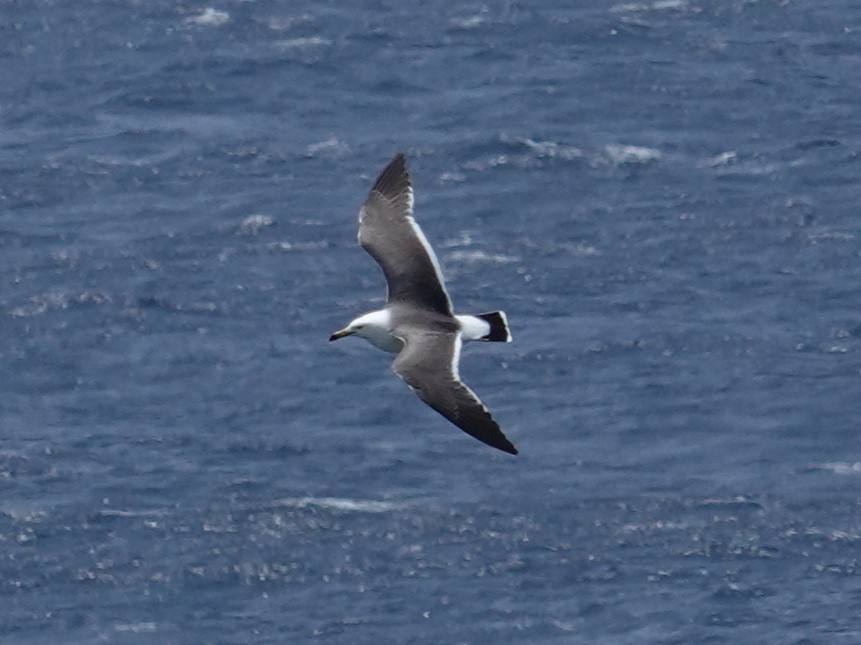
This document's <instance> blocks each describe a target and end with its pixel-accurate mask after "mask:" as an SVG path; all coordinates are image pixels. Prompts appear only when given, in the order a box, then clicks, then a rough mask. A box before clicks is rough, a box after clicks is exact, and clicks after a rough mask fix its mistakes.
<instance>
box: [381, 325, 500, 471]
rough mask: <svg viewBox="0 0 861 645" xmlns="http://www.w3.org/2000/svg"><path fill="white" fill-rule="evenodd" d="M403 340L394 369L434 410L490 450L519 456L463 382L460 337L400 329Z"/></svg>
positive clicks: (398, 332)
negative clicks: (460, 362)
mask: <svg viewBox="0 0 861 645" xmlns="http://www.w3.org/2000/svg"><path fill="white" fill-rule="evenodd" d="M396 333H397V334H398V335H399V336H400V337H401V338H402V339H403V340H404V342H405V345H404V349H403V350H401V353H400V354H398V357H397V358H396V359H395V362H394V363H393V364H392V369H394V371H395V373H396V374H397V375H398V376H400V377H401V378H402V379H403V380H404V381H406V383H407V385H409V386H410V387H411V388H412V389H413V391H414V392H415V393H416V394H417V395H418V396H419V398H420V399H421V400H422V401H424V402H425V403H427V404H428V405H429V406H430V407H432V408H433V409H434V410H436V411H437V412H439V413H440V414H441V415H443V416H444V417H445V418H446V419H448V420H449V421H451V422H452V423H453V424H454V425H456V426H457V427H458V428H460V429H461V430H463V431H464V432H466V433H467V434H469V435H472V436H473V437H475V438H476V439H478V440H479V441H483V442H484V443H486V444H487V445H489V446H493V447H494V448H498V449H499V450H502V451H504V452H507V453H510V454H512V455H516V454H517V448H515V447H514V444H512V443H511V442H510V441H509V440H508V438H507V437H506V436H505V435H504V434H503V433H502V430H500V429H499V425H498V424H497V423H496V421H494V420H493V417H491V416H490V412H489V411H488V410H487V408H486V407H484V404H483V403H482V402H481V400H480V399H479V398H478V397H477V396H476V394H475V392H473V391H472V390H471V389H469V388H468V387H467V386H466V385H464V384H463V382H461V380H460V376H459V374H458V369H457V365H458V361H459V359H460V346H461V340H460V335H459V334H457V333H441V332H431V331H424V330H417V329H409V330H404V329H397V330H396Z"/></svg>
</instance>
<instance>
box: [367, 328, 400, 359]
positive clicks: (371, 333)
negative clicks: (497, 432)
mask: <svg viewBox="0 0 861 645" xmlns="http://www.w3.org/2000/svg"><path fill="white" fill-rule="evenodd" d="M363 336H364V337H365V340H367V341H368V342H369V343H371V345H373V346H374V347H379V348H380V349H381V350H383V351H384V352H390V353H392V354H397V353H398V352H400V351H401V349H403V347H404V343H403V341H401V340H400V339H399V338H395V337H394V336H392V335H391V334H390V333H389V331H388V330H387V329H380V328H379V327H377V328H368V329H366V330H365V333H364V334H363Z"/></svg>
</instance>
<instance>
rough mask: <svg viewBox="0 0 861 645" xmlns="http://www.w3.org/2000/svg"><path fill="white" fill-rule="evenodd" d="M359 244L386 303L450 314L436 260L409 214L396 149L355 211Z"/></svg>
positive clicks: (406, 182)
mask: <svg viewBox="0 0 861 645" xmlns="http://www.w3.org/2000/svg"><path fill="white" fill-rule="evenodd" d="M359 243H360V244H361V245H362V248H364V249H365V250H366V251H367V252H368V253H370V254H371V257H373V258H374V259H375V260H376V261H377V263H378V264H379V265H380V266H381V267H382V269H383V274H384V275H385V276H386V283H387V284H388V291H389V293H388V302H389V303H396V302H404V303H409V304H412V305H414V306H418V307H421V308H422V309H428V310H431V311H437V312H439V313H442V314H446V315H449V316H450V315H452V311H451V301H450V300H449V297H448V293H446V290H445V283H444V282H443V278H442V271H441V270H440V267H439V262H438V261H437V258H436V255H435V254H434V251H433V249H432V248H431V245H430V244H429V243H428V241H427V238H425V236H424V233H422V230H421V228H419V225H418V224H417V223H416V221H415V219H414V218H413V189H412V186H411V185H410V177H409V175H408V174H407V170H406V161H405V160H404V156H403V155H402V154H400V153H398V154H397V155H395V157H394V158H393V159H392V160H391V161H390V162H389V165H387V166H386V167H385V169H384V170H383V172H382V173H380V176H379V177H378V178H377V181H376V183H374V187H373V188H372V189H371V192H370V194H369V195H368V199H367V200H366V201H365V204H364V206H362V210H361V211H359Z"/></svg>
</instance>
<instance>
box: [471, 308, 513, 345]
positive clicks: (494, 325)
mask: <svg viewBox="0 0 861 645" xmlns="http://www.w3.org/2000/svg"><path fill="white" fill-rule="evenodd" d="M475 317H476V318H480V319H481V320H483V321H484V322H486V323H487V324H488V325H490V331H489V332H488V333H486V334H485V335H484V336H482V337H481V338H478V339H477V340H484V341H490V342H495V343H510V342H511V330H510V329H508V318H506V317H505V312H504V311H491V312H489V313H486V314H476V315H475Z"/></svg>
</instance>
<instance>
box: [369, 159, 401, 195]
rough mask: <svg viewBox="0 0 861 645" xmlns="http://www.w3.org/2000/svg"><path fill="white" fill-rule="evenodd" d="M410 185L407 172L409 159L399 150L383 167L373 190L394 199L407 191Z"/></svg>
mask: <svg viewBox="0 0 861 645" xmlns="http://www.w3.org/2000/svg"><path fill="white" fill-rule="evenodd" d="M409 187H410V175H409V173H408V172H407V160H406V157H404V153H402V152H399V153H397V154H396V155H395V156H394V157H392V160H391V161H390V162H389V163H388V165H387V166H386V167H385V168H383V171H382V172H381V173H380V176H379V177H377V181H375V182H374V187H373V188H372V189H371V190H372V191H376V192H378V193H380V194H381V195H383V196H384V197H386V198H387V199H394V198H395V197H398V196H399V195H402V194H403V193H404V192H406V191H407V190H408V189H409Z"/></svg>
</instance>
